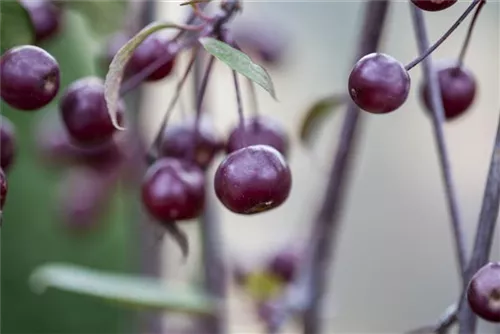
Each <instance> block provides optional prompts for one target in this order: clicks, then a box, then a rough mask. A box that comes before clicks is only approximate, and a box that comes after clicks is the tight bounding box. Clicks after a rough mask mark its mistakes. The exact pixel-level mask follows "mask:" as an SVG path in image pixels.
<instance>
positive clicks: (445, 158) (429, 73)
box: [411, 6, 467, 281]
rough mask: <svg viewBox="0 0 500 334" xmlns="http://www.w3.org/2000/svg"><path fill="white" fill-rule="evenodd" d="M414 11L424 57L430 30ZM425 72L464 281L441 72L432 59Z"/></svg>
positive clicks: (461, 236) (462, 237)
mask: <svg viewBox="0 0 500 334" xmlns="http://www.w3.org/2000/svg"><path fill="white" fill-rule="evenodd" d="M411 8H412V19H413V25H414V30H415V34H416V39H417V44H418V49H419V52H420V53H423V52H424V51H425V50H426V49H428V48H429V38H428V36H427V29H426V27H425V22H424V15H423V13H422V10H421V9H419V8H418V7H416V6H411ZM422 69H423V73H424V80H425V81H426V82H427V84H428V87H429V94H430V98H431V106H432V108H431V109H432V113H431V116H432V124H433V127H434V137H435V140H436V145H437V148H438V153H439V162H440V165H441V174H442V177H443V181H444V186H445V192H446V199H447V202H448V210H449V212H450V216H451V217H450V218H451V228H452V231H453V236H454V241H455V255H456V258H457V262H458V268H459V270H460V277H461V279H462V281H463V279H464V272H465V269H466V266H467V262H466V261H467V259H466V256H467V249H466V245H465V232H464V227H463V223H462V219H461V217H460V213H459V209H458V203H457V195H456V189H455V188H456V187H455V182H454V181H453V177H452V171H451V164H450V158H449V153H448V150H447V147H446V142H445V139H444V133H443V121H444V108H443V100H442V97H441V88H440V87H439V79H438V76H437V72H436V70H435V69H433V67H432V60H431V56H428V57H427V58H425V59H424V60H423V62H422Z"/></svg>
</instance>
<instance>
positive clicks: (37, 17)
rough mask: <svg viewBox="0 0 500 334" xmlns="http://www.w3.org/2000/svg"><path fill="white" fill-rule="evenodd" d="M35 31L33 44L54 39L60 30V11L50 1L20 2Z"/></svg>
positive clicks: (28, 0)
mask: <svg viewBox="0 0 500 334" xmlns="http://www.w3.org/2000/svg"><path fill="white" fill-rule="evenodd" d="M21 3H22V5H23V6H24V8H26V10H27V11H28V14H29V16H30V18H31V22H32V23H33V28H34V30H35V43H37V44H38V43H40V42H43V41H45V40H48V39H50V38H52V37H54V36H55V35H56V34H57V33H58V32H59V30H60V27H61V21H62V19H61V18H62V11H61V9H60V8H59V7H57V6H56V5H55V4H54V3H53V2H52V1H48V0H22V1H21Z"/></svg>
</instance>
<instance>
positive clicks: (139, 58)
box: [125, 33, 175, 81]
mask: <svg viewBox="0 0 500 334" xmlns="http://www.w3.org/2000/svg"><path fill="white" fill-rule="evenodd" d="M172 46H173V44H172V43H171V42H170V41H169V40H168V39H166V38H165V37H164V36H162V35H160V34H158V33H155V34H153V35H150V36H149V37H148V38H146V40H144V41H143V42H142V43H141V44H140V45H139V47H138V48H137V49H136V50H135V51H134V54H133V55H132V57H131V58H130V60H129V61H128V63H127V67H126V71H125V72H126V74H125V75H126V76H127V77H130V76H132V75H135V74H137V73H139V72H141V71H144V70H145V69H146V68H147V67H148V66H149V65H151V64H152V63H154V62H156V61H159V59H160V58H163V59H165V58H168V56H169V55H171V56H172V59H171V60H170V61H168V62H166V63H165V64H164V65H163V66H161V67H159V68H158V69H157V70H156V71H154V72H153V73H152V74H151V75H149V76H148V77H147V78H146V81H157V80H161V79H163V78H165V77H166V76H168V75H169V74H170V73H171V72H172V69H173V67H174V63H175V55H174V54H173V52H174V51H173V47H172Z"/></svg>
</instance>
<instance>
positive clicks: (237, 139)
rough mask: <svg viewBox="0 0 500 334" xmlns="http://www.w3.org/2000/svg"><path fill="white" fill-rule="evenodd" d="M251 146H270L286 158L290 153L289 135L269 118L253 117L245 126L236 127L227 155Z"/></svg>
mask: <svg viewBox="0 0 500 334" xmlns="http://www.w3.org/2000/svg"><path fill="white" fill-rule="evenodd" d="M251 145H269V146H271V147H274V148H275V149H277V150H278V151H279V152H280V153H281V154H283V155H284V156H286V155H287V153H288V135H287V133H286V131H285V129H284V128H283V127H282V126H281V124H279V123H278V122H276V121H275V120H273V119H272V118H268V117H262V116H259V117H253V118H250V119H248V120H245V123H244V126H243V127H241V126H239V125H238V126H236V127H235V128H234V129H233V131H232V132H231V134H230V135H229V138H228V140H227V144H226V151H227V153H228V154H229V153H232V152H234V151H236V150H239V149H240V148H243V147H247V146H251Z"/></svg>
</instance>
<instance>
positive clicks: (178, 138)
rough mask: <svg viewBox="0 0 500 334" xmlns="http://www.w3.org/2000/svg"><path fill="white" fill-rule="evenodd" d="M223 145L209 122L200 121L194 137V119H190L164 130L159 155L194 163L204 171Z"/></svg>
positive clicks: (206, 119)
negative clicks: (196, 134)
mask: <svg viewBox="0 0 500 334" xmlns="http://www.w3.org/2000/svg"><path fill="white" fill-rule="evenodd" d="M222 146H223V144H222V142H221V140H220V139H219V137H218V136H217V132H216V130H215V128H214V126H213V124H212V122H210V120H209V119H208V118H207V117H206V116H205V117H202V118H201V119H200V124H199V131H198V136H195V119H194V117H193V118H190V119H189V120H186V121H184V122H182V123H179V124H174V125H169V126H167V127H166V128H165V130H164V132H163V136H162V138H161V142H160V154H161V155H162V156H164V157H172V158H178V159H183V160H187V161H191V162H194V163H196V164H197V165H198V166H200V167H201V168H202V169H206V168H207V167H208V166H209V165H210V163H211V162H212V160H213V159H214V157H215V155H216V154H217V153H218V152H219V151H220V150H221V148H222Z"/></svg>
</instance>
